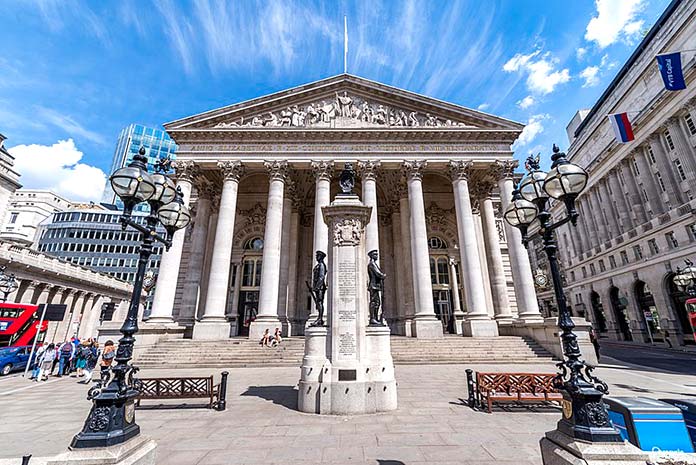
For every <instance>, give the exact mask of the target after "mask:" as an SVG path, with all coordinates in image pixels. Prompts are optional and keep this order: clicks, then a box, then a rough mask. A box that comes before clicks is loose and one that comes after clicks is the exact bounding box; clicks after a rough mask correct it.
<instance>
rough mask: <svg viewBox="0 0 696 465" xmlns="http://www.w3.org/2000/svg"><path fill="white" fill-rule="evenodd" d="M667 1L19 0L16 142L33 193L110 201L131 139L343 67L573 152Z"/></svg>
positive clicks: (4, 122)
mask: <svg viewBox="0 0 696 465" xmlns="http://www.w3.org/2000/svg"><path fill="white" fill-rule="evenodd" d="M667 4H668V1H667V0H596V1H590V0H584V1H574V2H569V1H560V0H554V1H548V0H547V1H541V0H486V1H480V0H471V1H460V2H456V1H444V0H435V1H416V0H400V1H376V0H371V1H359V2H353V1H331V2H312V1H303V2H300V1H292V0H285V1H252V0H237V1H226V2H222V1H221V2H216V1H212V0H198V1H190V2H175V1H173V0H152V1H150V0H138V1H135V0H121V1H115V0H110V1H103V2H96V1H91V2H87V1H85V2H81V1H77V0H36V1H20V0H14V1H13V0H10V1H8V2H4V3H3V19H2V24H3V27H2V28H0V43H2V44H3V47H2V55H1V56H0V133H3V134H4V135H5V136H6V137H8V140H7V141H6V145H7V146H8V147H10V151H11V152H12V153H13V154H14V155H15V156H16V157H17V166H18V168H19V170H20V172H21V173H22V174H23V177H22V182H23V183H24V184H25V186H27V187H36V188H51V189H54V190H56V191H58V192H59V193H62V194H64V195H66V196H68V197H69V198H72V199H76V200H87V199H95V200H98V199H99V198H100V196H101V187H102V185H103V183H104V180H105V175H106V174H105V172H106V171H107V170H108V169H109V165H110V161H111V156H112V154H113V149H114V147H115V143H116V138H117V136H118V132H119V131H120V129H121V128H123V127H124V126H126V125H127V124H129V123H133V122H138V123H143V124H147V125H152V126H156V127H157V126H161V124H162V123H164V122H167V121H171V120H174V119H177V118H180V117H184V116H188V115H191V114H195V113H199V112H201V111H205V110H209V109H213V108H217V107H220V106H223V105H227V104H230V103H234V102H238V101H242V100H246V99H249V98H253V97H256V96H260V95H264V94H267V93H270V92H274V91H278V90H282V89H285V88H288V87H292V86H295V85H299V84H303V83H307V82H311V81H315V80H317V79H321V78H324V77H328V76H331V75H335V74H338V73H341V72H342V71H343V15H347V16H348V35H349V58H348V71H349V72H350V73H352V74H356V75H358V76H362V77H365V78H368V79H373V80H376V81H380V82H383V83H386V84H390V85H393V86H397V87H402V88H404V89H408V90H411V91H415V92H418V93H422V94H426V95H431V96H433V97H437V98H439V99H443V100H447V101H450V102H453V103H456V104H460V105H463V106H467V107H470V108H479V109H481V110H484V111H486V112H489V113H493V114H498V115H501V116H504V117H507V118H511V119H513V120H516V121H520V122H523V123H526V124H528V128H527V129H526V131H525V132H524V133H523V135H522V137H521V138H520V140H519V141H518V142H517V143H516V144H515V149H516V156H517V157H518V158H524V157H526V155H528V154H529V153H530V152H538V151H542V152H543V154H545V155H548V152H550V150H549V149H550V147H551V144H552V143H553V142H557V143H558V144H559V145H560V146H561V147H563V148H565V147H567V145H568V142H567V137H566V135H565V126H566V124H567V123H568V121H569V120H570V118H571V117H572V116H573V114H574V113H575V111H576V110H577V109H580V108H589V107H590V106H591V105H592V104H593V103H594V101H595V100H596V99H597V98H598V97H599V95H600V94H601V92H602V91H603V89H604V88H605V87H606V85H607V84H608V83H609V82H610V81H611V79H612V78H613V77H614V75H615V74H616V72H617V71H618V69H619V68H620V67H621V65H622V64H623V63H624V61H625V60H626V58H627V57H628V56H629V55H630V53H631V52H632V51H633V49H634V48H635V46H636V44H637V43H638V41H639V40H640V38H641V37H642V35H643V34H644V33H645V31H647V29H648V28H649V27H650V26H652V24H653V23H654V22H655V20H656V19H657V18H658V17H659V15H660V14H661V12H662V11H663V10H664V8H665V7H666V6H667Z"/></svg>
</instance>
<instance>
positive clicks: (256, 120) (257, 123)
mask: <svg viewBox="0 0 696 465" xmlns="http://www.w3.org/2000/svg"><path fill="white" fill-rule="evenodd" d="M251 125H252V126H263V120H262V119H261V118H260V117H259V116H254V117H253V118H252V119H251Z"/></svg>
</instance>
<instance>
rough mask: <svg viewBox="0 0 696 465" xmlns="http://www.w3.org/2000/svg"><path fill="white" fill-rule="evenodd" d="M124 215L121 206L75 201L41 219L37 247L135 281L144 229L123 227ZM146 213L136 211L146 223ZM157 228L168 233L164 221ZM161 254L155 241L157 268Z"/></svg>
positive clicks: (137, 217) (154, 264)
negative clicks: (86, 203) (118, 207)
mask: <svg viewBox="0 0 696 465" xmlns="http://www.w3.org/2000/svg"><path fill="white" fill-rule="evenodd" d="M120 216H121V211H120V210H110V209H107V208H105V207H103V206H101V205H94V204H89V205H84V206H80V205H75V206H73V208H71V209H69V210H66V211H63V212H58V213H54V214H53V215H52V216H51V217H50V218H48V219H47V220H45V221H44V222H42V223H41V225H40V227H39V230H38V232H37V237H38V242H37V243H36V248H37V249H38V250H39V251H40V252H44V253H46V254H48V255H53V256H55V257H58V258H62V259H64V260H67V261H69V262H71V263H74V264H75V265H79V266H84V267H86V268H90V269H92V270H94V271H100V272H102V273H106V274H109V275H111V276H114V277H116V278H118V279H122V280H124V281H129V282H133V279H134V278H135V273H136V271H137V268H138V254H139V252H140V243H141V242H140V237H139V236H140V233H139V232H137V231H134V230H132V229H128V230H126V231H123V230H122V229H121V223H120V222H119V217H120ZM146 216H147V213H145V212H133V220H134V221H136V222H138V223H141V224H144V223H145V217H146ZM157 232H158V233H159V234H161V235H163V236H165V235H166V231H165V230H164V228H163V227H162V226H160V225H158V228H157ZM161 257H162V246H161V245H160V244H155V245H154V250H153V254H152V256H151V257H150V262H149V263H148V269H155V270H157V269H158V268H159V263H160V259H161ZM150 300H151V296H149V297H148V299H147V302H148V303H147V305H146V308H145V314H146V315H148V314H149V307H150Z"/></svg>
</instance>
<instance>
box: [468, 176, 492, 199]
mask: <svg viewBox="0 0 696 465" xmlns="http://www.w3.org/2000/svg"><path fill="white" fill-rule="evenodd" d="M472 184H473V185H472V186H471V187H470V188H469V191H470V193H471V196H472V197H473V198H474V199H476V200H483V199H489V198H491V197H493V188H494V187H495V182H494V181H493V180H492V179H489V178H483V179H476V181H475V182H473V183H472Z"/></svg>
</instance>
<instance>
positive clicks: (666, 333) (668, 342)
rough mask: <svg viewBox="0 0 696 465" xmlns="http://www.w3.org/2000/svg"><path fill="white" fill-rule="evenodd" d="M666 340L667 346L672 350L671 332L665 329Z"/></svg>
mask: <svg viewBox="0 0 696 465" xmlns="http://www.w3.org/2000/svg"><path fill="white" fill-rule="evenodd" d="M664 338H665V344H666V345H667V347H668V348H670V349H671V348H672V347H673V346H672V341H670V340H669V331H668V330H667V329H665V331H664Z"/></svg>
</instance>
